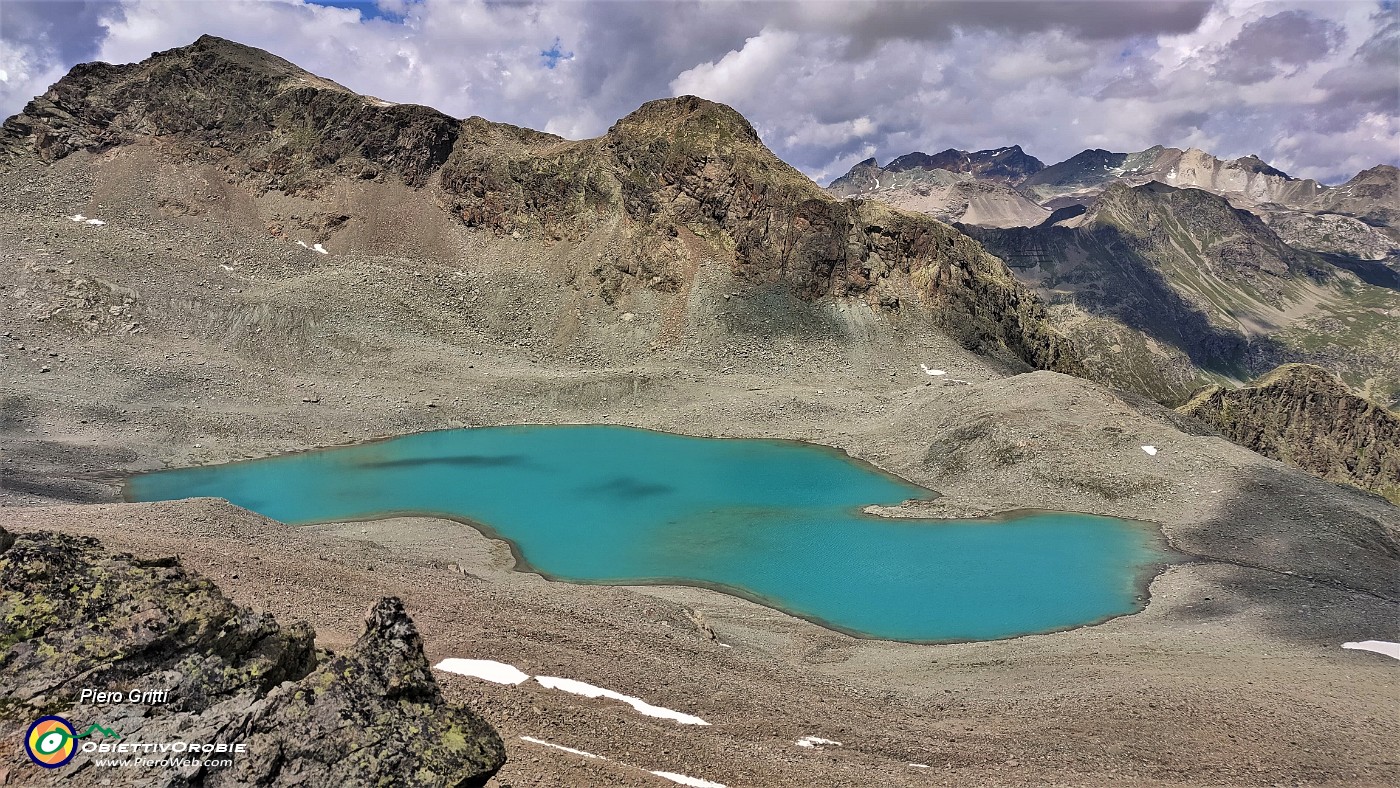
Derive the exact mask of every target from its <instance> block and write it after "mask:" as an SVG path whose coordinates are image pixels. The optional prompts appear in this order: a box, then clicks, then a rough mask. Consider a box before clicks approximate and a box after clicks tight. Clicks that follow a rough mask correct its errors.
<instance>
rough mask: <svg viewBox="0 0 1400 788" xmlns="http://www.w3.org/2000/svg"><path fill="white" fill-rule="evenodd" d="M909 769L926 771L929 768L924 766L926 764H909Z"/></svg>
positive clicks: (926, 765)
mask: <svg viewBox="0 0 1400 788" xmlns="http://www.w3.org/2000/svg"><path fill="white" fill-rule="evenodd" d="M909 768H911V769H928V768H931V767H930V766H929V765H928V764H926V763H911V764H909Z"/></svg>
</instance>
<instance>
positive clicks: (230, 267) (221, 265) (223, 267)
mask: <svg viewBox="0 0 1400 788" xmlns="http://www.w3.org/2000/svg"><path fill="white" fill-rule="evenodd" d="M219 267H220V268H222V269H224V270H225V271H232V270H233V266H231V265H225V264H224V263H219Z"/></svg>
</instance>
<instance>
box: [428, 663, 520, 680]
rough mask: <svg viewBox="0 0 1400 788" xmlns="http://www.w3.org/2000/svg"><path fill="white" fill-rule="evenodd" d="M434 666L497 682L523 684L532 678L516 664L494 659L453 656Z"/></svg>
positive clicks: (446, 670) (448, 671)
mask: <svg viewBox="0 0 1400 788" xmlns="http://www.w3.org/2000/svg"><path fill="white" fill-rule="evenodd" d="M433 667H434V668H436V669H438V670H441V671H444V672H447V673H458V674H461V675H463V676H471V677H472V678H477V679H483V680H485V681H491V682H495V683H496V684H522V683H524V682H526V681H529V680H530V674H529V673H524V672H522V671H521V670H520V669H519V668H517V667H515V666H514V665H507V664H506V663H504V662H497V661H495V660H493V659H459V658H457V657H452V658H450V659H444V660H443V661H441V662H439V663H438V664H436V665H434V666H433Z"/></svg>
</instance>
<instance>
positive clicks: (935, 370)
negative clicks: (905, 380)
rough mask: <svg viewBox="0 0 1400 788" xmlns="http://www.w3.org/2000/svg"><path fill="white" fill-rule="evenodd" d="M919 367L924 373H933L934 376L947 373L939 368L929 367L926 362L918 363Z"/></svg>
mask: <svg viewBox="0 0 1400 788" xmlns="http://www.w3.org/2000/svg"><path fill="white" fill-rule="evenodd" d="M919 369H922V370H923V371H924V374H925V375H933V376H934V377H937V376H939V375H946V374H948V373H947V372H944V371H943V370H941V369H929V368H928V365H927V364H920V365H919Z"/></svg>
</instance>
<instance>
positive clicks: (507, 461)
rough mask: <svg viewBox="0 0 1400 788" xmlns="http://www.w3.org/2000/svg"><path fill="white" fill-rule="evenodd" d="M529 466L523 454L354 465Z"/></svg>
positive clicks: (404, 460) (408, 466) (406, 466)
mask: <svg viewBox="0 0 1400 788" xmlns="http://www.w3.org/2000/svg"><path fill="white" fill-rule="evenodd" d="M529 464H530V461H529V459H528V458H527V457H525V455H523V454H499V455H487V454H463V455H460V456H457V457H406V458H404V459H402V460H376V461H372V462H362V463H356V466H357V467H360V468H368V469H375V470H383V469H386V468H422V467H425V466H428V465H447V466H455V467H460V468H508V467H515V468H521V467H525V466H528V465H529Z"/></svg>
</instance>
